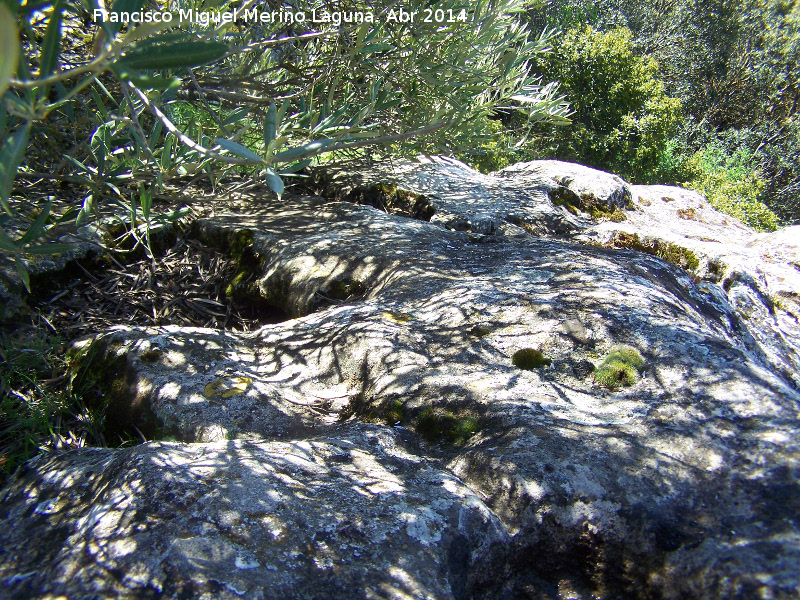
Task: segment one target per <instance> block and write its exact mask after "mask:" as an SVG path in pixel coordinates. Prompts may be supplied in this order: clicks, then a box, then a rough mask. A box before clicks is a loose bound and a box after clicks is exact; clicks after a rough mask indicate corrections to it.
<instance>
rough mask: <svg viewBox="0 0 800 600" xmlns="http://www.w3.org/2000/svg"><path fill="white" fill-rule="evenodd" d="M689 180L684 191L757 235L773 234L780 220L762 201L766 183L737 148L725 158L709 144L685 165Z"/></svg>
mask: <svg viewBox="0 0 800 600" xmlns="http://www.w3.org/2000/svg"><path fill="white" fill-rule="evenodd" d="M687 171H688V173H689V175H690V180H689V181H687V182H686V183H684V184H683V185H684V186H685V187H688V188H691V189H694V190H697V191H698V192H700V193H701V194H703V195H704V196H705V197H706V198H707V199H708V201H709V203H710V204H711V205H712V206H713V207H714V208H716V209H717V210H719V211H722V212H724V213H727V214H729V215H731V216H734V217H736V218H737V219H739V220H740V221H742V222H743V223H745V224H746V225H748V226H750V227H752V228H753V229H755V230H757V231H775V230H776V229H777V228H778V227H779V226H780V220H779V219H778V217H777V216H776V215H775V213H773V212H772V211H771V210H770V209H769V208H768V207H767V206H766V205H765V204H764V203H763V202H762V201H761V194H762V191H763V190H764V187H765V185H766V183H765V182H764V179H763V178H762V177H761V174H760V172H759V170H758V168H757V166H756V161H755V159H754V157H753V154H752V153H751V152H750V151H749V150H748V149H747V148H740V149H738V150H735V151H734V152H733V153H731V154H728V153H727V152H725V150H724V149H723V148H722V147H721V146H720V145H718V144H714V143H712V144H709V145H707V146H706V147H705V148H704V149H703V150H700V151H699V152H697V153H695V154H694V156H692V157H691V158H690V159H689V161H688V163H687Z"/></svg>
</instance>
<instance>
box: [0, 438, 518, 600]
mask: <svg viewBox="0 0 800 600" xmlns="http://www.w3.org/2000/svg"><path fill="white" fill-rule="evenodd" d="M397 438H398V435H397V433H396V432H395V431H393V430H391V429H386V428H379V427H375V426H369V425H355V426H351V427H344V428H342V430H341V431H340V432H339V434H338V435H336V436H335V437H327V438H308V439H305V440H302V441H287V442H279V441H272V442H260V443H256V444H249V443H244V442H239V441H221V442H217V443H213V444H195V445H184V444H176V443H168V442H151V443H149V444H144V445H141V446H138V447H136V448H131V449H128V450H101V449H93V450H85V451H80V452H69V453H66V454H64V455H62V456H59V457H57V458H51V459H47V458H46V457H40V458H38V459H35V460H33V461H31V462H30V463H29V464H28V465H26V467H25V473H24V474H20V475H19V476H18V478H17V480H16V482H15V483H14V484H13V485H12V486H11V487H10V488H9V489H7V490H6V491H5V493H4V497H3V513H4V514H3V520H4V522H5V523H10V522H13V523H15V527H13V528H11V529H10V530H8V529H7V530H6V531H5V533H4V535H3V554H2V555H0V578H2V581H3V591H0V595H2V596H3V597H5V598H35V597H44V596H47V595H48V594H52V596H49V597H56V596H66V597H69V598H75V599H78V598H151V597H167V598H215V599H216V598H219V599H233V598H248V599H251V598H252V599H257V598H286V599H292V598H320V597H325V598H354V599H359V598H463V597H464V590H465V589H468V588H469V587H471V586H474V585H476V584H480V583H482V581H481V580H485V579H487V578H488V577H489V575H490V573H489V571H488V569H489V567H490V566H491V560H492V559H493V555H494V554H496V553H498V552H502V551H503V550H504V547H505V542H506V541H507V534H506V533H505V531H504V530H503V528H502V526H501V525H500V523H499V521H498V520H497V518H496V517H494V516H493V515H492V513H491V512H490V511H489V510H488V509H487V508H486V506H485V505H484V504H483V502H482V501H481V500H480V498H478V497H477V496H476V495H475V493H474V492H472V491H471V490H469V489H468V488H467V487H466V486H465V485H464V484H463V483H461V482H460V481H459V480H458V479H457V478H456V477H454V476H453V475H451V474H448V473H446V472H442V471H441V470H439V469H436V468H435V467H433V466H432V465H431V464H430V463H429V462H428V461H426V460H424V459H421V458H418V457H416V456H414V455H412V454H409V453H408V452H406V451H405V450H403V448H402V442H400V441H399V440H398V439H397ZM45 474H46V479H45V480H42V476H43V475H45ZM43 531H48V532H49V534H48V535H47V536H46V537H37V538H36V543H34V544H32V543H31V541H32V537H31V535H32V534H33V535H36V534H37V533H41V532H43Z"/></svg>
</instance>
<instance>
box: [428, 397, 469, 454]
mask: <svg viewBox="0 0 800 600" xmlns="http://www.w3.org/2000/svg"><path fill="white" fill-rule="evenodd" d="M415 429H416V431H417V433H419V434H420V435H421V436H422V437H423V438H425V439H426V440H427V441H429V442H433V443H435V442H439V441H442V440H444V441H447V442H450V443H452V444H455V445H461V444H463V443H465V442H466V441H467V440H468V439H469V438H470V437H471V436H472V435H473V434H474V433H475V432H476V431H477V430H478V419H477V418H476V417H475V416H473V415H470V414H464V415H457V414H455V413H452V412H450V411H448V410H445V409H436V408H433V407H432V406H426V407H425V408H423V409H422V411H421V412H420V413H419V416H417V419H416V423H415Z"/></svg>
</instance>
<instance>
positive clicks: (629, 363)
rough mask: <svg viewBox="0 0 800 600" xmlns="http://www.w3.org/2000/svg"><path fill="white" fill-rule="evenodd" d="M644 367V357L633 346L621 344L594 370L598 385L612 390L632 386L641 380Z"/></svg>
mask: <svg viewBox="0 0 800 600" xmlns="http://www.w3.org/2000/svg"><path fill="white" fill-rule="evenodd" d="M642 367H644V358H642V355H641V354H640V353H639V351H638V350H637V349H636V348H634V347H633V346H627V345H619V346H614V347H612V348H611V350H610V351H609V353H608V354H607V355H606V357H605V358H604V359H603V362H602V363H600V366H599V367H597V370H596V371H595V372H594V381H595V383H596V384H597V385H600V386H602V387H606V388H609V389H612V390H615V389H619V388H621V387H623V386H626V387H627V386H631V385H633V384H635V383H636V382H637V381H639V371H641V370H642Z"/></svg>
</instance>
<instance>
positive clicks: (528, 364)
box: [511, 348, 552, 371]
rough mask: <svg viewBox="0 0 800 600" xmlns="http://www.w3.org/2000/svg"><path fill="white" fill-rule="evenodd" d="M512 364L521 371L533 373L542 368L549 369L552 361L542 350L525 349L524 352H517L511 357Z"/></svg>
mask: <svg viewBox="0 0 800 600" xmlns="http://www.w3.org/2000/svg"><path fill="white" fill-rule="evenodd" d="M511 363H512V364H513V365H514V366H515V367H519V368H520V369H524V370H526V371H533V370H534V369H538V368H540V367H549V366H550V365H551V364H552V361H551V360H550V359H549V358H547V357H545V355H544V354H542V352H541V350H536V349H534V348H523V349H522V350H517V351H516V352H515V353H514V355H513V356H512V357H511Z"/></svg>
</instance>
